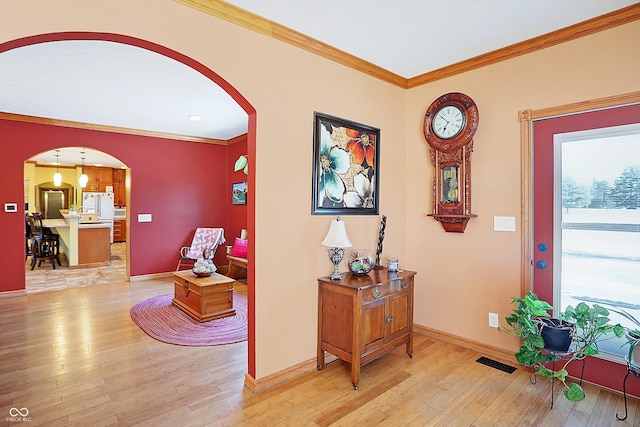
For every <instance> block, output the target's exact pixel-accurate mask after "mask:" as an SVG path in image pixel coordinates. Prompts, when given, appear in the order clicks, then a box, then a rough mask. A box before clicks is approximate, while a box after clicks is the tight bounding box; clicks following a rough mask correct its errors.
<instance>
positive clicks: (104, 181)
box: [24, 146, 130, 293]
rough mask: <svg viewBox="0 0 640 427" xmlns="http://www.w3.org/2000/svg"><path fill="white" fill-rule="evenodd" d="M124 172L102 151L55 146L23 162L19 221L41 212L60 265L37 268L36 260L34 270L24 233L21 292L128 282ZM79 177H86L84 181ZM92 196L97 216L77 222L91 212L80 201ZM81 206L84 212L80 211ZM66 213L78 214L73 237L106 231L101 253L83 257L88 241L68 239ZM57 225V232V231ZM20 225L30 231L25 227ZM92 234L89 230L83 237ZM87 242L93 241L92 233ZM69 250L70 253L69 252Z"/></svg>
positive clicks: (29, 239) (31, 242)
mask: <svg viewBox="0 0 640 427" xmlns="http://www.w3.org/2000/svg"><path fill="white" fill-rule="evenodd" d="M54 173H55V174H59V175H60V176H61V182H60V184H59V185H56V184H55V183H54V182H53V179H54V178H53V177H54ZM128 173H129V170H128V168H127V165H125V164H124V163H123V162H121V161H120V160H119V159H116V158H115V157H113V156H110V155H109V154H107V153H105V152H103V151H98V150H93V149H91V148H87V147H79V146H65V147H60V146H58V147H55V148H54V149H52V150H48V151H44V152H41V153H37V154H35V155H34V156H32V157H30V158H28V159H27V160H26V161H25V163H24V179H25V181H24V183H25V186H24V193H25V194H24V204H25V223H27V222H28V221H27V215H29V216H33V215H34V214H35V213H36V212H39V213H41V215H42V225H43V226H44V227H45V230H47V232H53V233H55V234H57V238H58V245H59V248H58V252H59V254H58V258H57V259H58V260H59V261H60V263H59V265H57V267H56V268H52V267H53V266H51V265H50V264H49V263H48V262H45V263H44V264H43V265H41V264H40V262H38V264H37V267H36V264H34V262H33V258H34V253H33V251H32V247H31V245H32V244H34V242H33V239H31V238H29V233H25V234H26V236H27V244H26V247H25V251H26V252H27V256H26V265H25V291H26V292H27V293H32V292H41V291H49V290H59V289H65V288H71V287H78V286H87V285H95V284H104V283H124V282H129V269H128V265H129V257H128V254H129V243H130V240H129V239H127V238H126V229H127V216H126V205H127V194H128V188H127V185H126V182H128V181H129V180H128V179H127V174H128ZM83 177H84V178H86V181H84V182H83V181H82V179H83ZM96 195H97V196H98V197H100V198H101V200H102V201H103V203H102V209H101V212H99V218H98V219H97V220H96V219H95V218H91V217H84V218H83V217H82V214H86V213H87V211H88V210H89V211H91V210H92V206H88V205H87V203H85V198H86V199H87V200H95V196H96ZM85 196H86V197H85ZM90 196H93V197H90ZM85 205H87V206H86V209H83V208H85ZM93 210H95V206H94V207H93ZM68 215H76V216H81V218H79V221H80V224H79V225H78V236H79V233H84V230H80V228H81V227H85V228H86V227H89V228H93V227H96V226H99V227H102V228H104V229H106V230H103V231H108V233H103V234H104V235H106V236H108V239H109V245H106V242H104V241H103V242H102V243H103V246H102V247H103V248H104V249H103V251H102V252H100V253H99V254H92V255H91V257H93V258H94V259H89V257H88V256H87V255H88V254H87V252H89V251H87V250H86V249H87V247H86V245H87V244H88V243H89V242H88V241H87V239H88V237H87V236H86V235H85V236H83V237H84V240H83V244H84V246H85V247H84V249H83V248H81V247H80V246H79V245H74V242H72V241H71V236H70V229H69V228H68V226H66V225H65V224H64V223H65V221H64V219H65V217H67V218H68ZM95 222H98V223H99V224H95ZM87 223H88V224H87ZM60 226H62V228H60V229H59V227H60ZM25 227H27V231H29V232H30V227H29V226H28V225H27V224H25ZM95 231H96V230H89V233H94V232H95ZM74 240H75V236H74ZM91 240H95V235H94V236H93V237H92V239H91ZM91 243H92V245H91V246H90V247H91V248H93V247H94V246H93V242H91ZM96 244H97V243H96ZM107 248H108V250H107ZM74 250H75V251H76V253H74V254H72V252H73V251H74ZM98 258H100V259H98ZM54 264H56V263H54Z"/></svg>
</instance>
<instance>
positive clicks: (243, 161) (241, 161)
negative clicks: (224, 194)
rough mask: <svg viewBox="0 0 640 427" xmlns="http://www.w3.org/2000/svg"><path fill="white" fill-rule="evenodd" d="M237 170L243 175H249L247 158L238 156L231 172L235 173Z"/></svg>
mask: <svg viewBox="0 0 640 427" xmlns="http://www.w3.org/2000/svg"><path fill="white" fill-rule="evenodd" d="M239 170H242V171H243V172H244V174H245V175H249V159H247V156H244V155H243V156H240V157H238V160H236V163H235V165H234V166H233V171H234V172H237V171H239Z"/></svg>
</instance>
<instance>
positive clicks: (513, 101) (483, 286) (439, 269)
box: [404, 21, 640, 350]
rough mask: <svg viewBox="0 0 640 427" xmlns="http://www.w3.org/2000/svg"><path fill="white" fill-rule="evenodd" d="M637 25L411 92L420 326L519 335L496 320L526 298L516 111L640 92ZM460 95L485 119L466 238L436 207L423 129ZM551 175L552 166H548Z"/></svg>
mask: <svg viewBox="0 0 640 427" xmlns="http://www.w3.org/2000/svg"><path fill="white" fill-rule="evenodd" d="M639 40H640V22H639V21H636V22H633V23H630V24H627V25H624V26H621V27H617V28H614V29H611V30H608V31H605V32H601V33H597V34H594V35H591V36H588V37H584V38H581V39H577V40H574V41H571V42H568V43H564V44H561V45H558V46H555V47H551V48H547V49H544V50H541V51H538V52H535V53H531V54H528V55H525V56H521V57H518V58H515V59H511V60H509V61H506V62H501V63H499V64H496V65H492V66H488V67H484V68H480V69H478V70H475V71H471V72H467V73H464V74H461V75H458V76H455V77H451V78H448V79H445V80H441V81H437V82H434V83H431V84H428V85H425V86H421V87H417V88H414V89H411V90H409V91H407V96H406V99H405V101H406V103H405V111H406V115H405V117H404V120H405V126H406V140H407V154H408V156H407V158H406V170H407V173H408V177H407V185H408V193H409V194H413V195H416V197H407V199H406V202H405V206H406V212H407V229H408V230H411V233H410V234H409V235H408V236H407V246H406V257H407V263H406V265H407V266H414V265H416V266H420V276H419V279H418V282H417V283H418V285H417V286H416V311H415V322H416V323H418V324H420V325H424V326H426V327H429V328H433V329H436V330H439V331H444V332H447V333H448V334H451V335H455V336H458V337H463V338H466V339H469V340H473V341H478V342H481V343H486V344H489V345H492V346H495V347H498V348H501V349H511V350H514V349H516V348H517V345H516V344H517V342H516V339H515V338H513V337H510V336H507V335H505V334H500V333H499V332H497V331H496V330H495V329H493V328H490V327H488V313H489V312H494V313H498V314H499V319H500V324H501V325H504V317H505V316H507V315H508V314H510V311H511V308H512V306H511V297H515V296H520V259H521V258H520V257H521V236H520V232H521V226H522V222H521V217H520V215H521V206H520V203H521V199H520V198H521V181H520V175H521V167H520V123H519V122H518V111H520V110H525V109H529V108H531V109H534V110H535V109H542V108H547V107H553V106H559V105H564V104H570V103H575V102H580V101H587V100H590V99H597V98H603V97H606V96H610V95H617V94H623V93H628V92H633V91H637V90H639V89H640V79H639V78H638V76H640V44H639V43H638V41H639ZM452 91H456V92H463V93H466V94H467V95H469V96H470V97H471V98H472V99H473V100H474V101H475V102H476V104H477V106H478V109H479V115H480V123H479V126H478V130H477V133H476V136H475V138H474V140H475V144H474V150H473V155H472V164H471V187H472V209H471V211H472V213H475V214H477V215H478V218H475V219H472V220H471V221H470V222H469V224H468V225H467V228H466V231H465V232H464V234H452V233H445V232H444V231H443V230H442V228H441V226H440V225H439V224H438V223H437V222H436V221H435V220H433V219H432V218H426V217H425V216H424V214H425V213H427V212H431V206H432V201H431V194H432V192H431V186H432V180H433V173H434V172H433V166H431V164H430V162H429V158H428V148H427V147H428V146H427V144H426V141H425V139H424V137H423V134H422V129H421V126H422V122H423V119H424V113H425V111H426V109H427V108H428V107H429V105H430V103H431V102H433V100H435V99H436V98H437V97H439V96H440V95H442V94H444V93H447V92H452ZM549 173H552V171H549ZM494 216H512V217H515V218H516V232H498V231H493V217H494Z"/></svg>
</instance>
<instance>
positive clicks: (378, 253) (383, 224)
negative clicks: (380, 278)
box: [373, 215, 387, 269]
mask: <svg viewBox="0 0 640 427" xmlns="http://www.w3.org/2000/svg"><path fill="white" fill-rule="evenodd" d="M386 226H387V217H386V216H385V215H382V221H380V231H379V232H378V248H377V249H376V264H375V265H374V267H373V268H376V269H379V268H382V264H380V256H381V255H382V241H383V240H384V229H385V227H386Z"/></svg>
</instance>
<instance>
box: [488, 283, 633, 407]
mask: <svg viewBox="0 0 640 427" xmlns="http://www.w3.org/2000/svg"><path fill="white" fill-rule="evenodd" d="M512 302H513V303H514V304H515V305H516V306H515V307H514V309H513V313H512V314H511V315H510V316H508V317H506V318H505V320H506V322H507V325H508V326H507V327H505V328H500V329H499V330H500V331H501V332H506V333H508V334H511V335H515V336H517V337H518V338H520V339H521V340H522V343H521V345H520V348H519V349H518V352H517V353H516V355H515V356H516V360H517V361H518V362H519V363H521V364H523V365H525V366H530V367H532V368H533V371H534V373H535V375H538V376H541V377H544V378H546V379H548V380H549V381H553V380H554V379H558V380H559V381H560V382H562V384H563V385H564V387H565V389H564V396H565V397H566V398H567V399H568V400H570V401H572V402H578V401H580V400H582V399H584V397H585V394H584V390H583V389H582V387H581V386H580V385H579V384H576V383H572V384H570V385H569V384H567V376H568V375H569V373H568V372H567V367H568V366H569V364H570V363H571V362H573V361H574V360H583V359H584V358H585V357H587V356H593V355H596V354H598V353H599V350H598V341H602V340H604V339H608V338H610V337H611V336H610V334H613V335H615V336H616V337H618V338H619V337H621V336H622V335H623V334H624V330H625V329H624V328H623V327H622V326H621V325H620V324H615V325H613V324H611V323H610V319H609V311H608V310H607V309H606V308H604V307H602V306H600V305H598V304H594V305H593V306H592V307H590V306H588V305H587V304H585V303H583V302H581V303H579V304H578V305H577V306H576V307H575V308H574V307H572V306H567V308H566V310H565V312H564V313H561V314H560V316H559V318H560V319H561V320H565V321H567V322H570V323H573V324H575V325H576V327H577V328H576V332H575V333H574V335H573V337H572V344H571V350H570V352H569V353H568V354H567V355H565V356H568V359H567V360H566V361H565V363H564V365H563V366H562V368H560V369H558V370H557V371H555V372H554V371H552V370H551V369H549V368H547V366H546V365H547V364H548V363H550V362H557V361H559V360H561V357H560V355H558V354H557V353H552V352H549V351H545V349H544V346H545V344H544V340H543V339H542V337H541V336H540V323H541V321H540V319H541V318H547V317H550V315H549V313H548V311H549V310H552V309H553V307H552V306H551V305H550V304H549V303H547V302H546V301H542V300H539V299H538V297H537V296H536V294H535V293H533V292H532V291H530V292H529V294H528V295H526V296H525V297H524V298H513V301H512Z"/></svg>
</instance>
